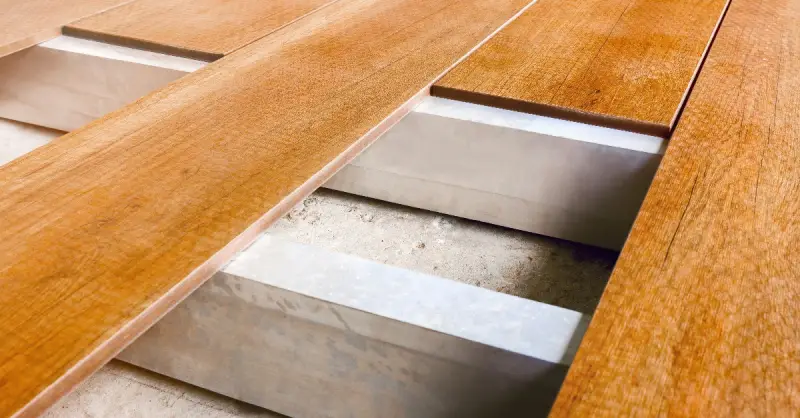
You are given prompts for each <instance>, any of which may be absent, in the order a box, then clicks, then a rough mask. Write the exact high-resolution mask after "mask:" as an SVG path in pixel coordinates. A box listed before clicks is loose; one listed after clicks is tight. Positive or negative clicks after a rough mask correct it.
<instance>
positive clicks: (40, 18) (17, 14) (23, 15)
mask: <svg viewBox="0 0 800 418" xmlns="http://www.w3.org/2000/svg"><path fill="white" fill-rule="evenodd" d="M128 1H130V0H71V1H64V0H0V57H3V56H5V55H9V54H12V53H14V52H17V51H20V50H23V49H25V48H28V47H31V46H33V45H36V44H38V43H40V42H44V41H46V40H48V39H51V38H55V37H56V36H58V35H60V34H61V27H62V26H64V25H66V24H67V23H71V22H73V21H75V20H78V19H81V18H83V17H86V16H89V15H92V14H94V13H98V12H102V11H104V10H106V9H109V8H112V7H115V6H118V5H120V4H123V3H126V2H128Z"/></svg>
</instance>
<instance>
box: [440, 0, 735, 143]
mask: <svg viewBox="0 0 800 418" xmlns="http://www.w3.org/2000/svg"><path fill="white" fill-rule="evenodd" d="M726 5H727V0H700V1H687V0H666V1H653V0H540V1H539V2H537V4H536V5H534V6H533V7H531V9H530V10H529V11H528V12H526V13H525V14H524V15H522V16H520V18H519V19H517V21H515V22H514V23H512V24H511V25H509V26H508V28H506V29H505V30H503V32H502V33H499V34H498V36H496V37H494V38H493V39H492V40H491V41H490V42H488V43H487V44H486V45H485V46H484V47H483V48H481V49H480V50H479V51H477V52H476V53H475V54H473V55H472V56H471V57H470V58H469V59H468V60H466V61H465V62H464V63H463V64H461V65H459V66H458V67H457V68H455V69H454V70H453V71H451V72H450V73H449V74H447V76H445V77H444V78H443V79H442V80H440V81H439V82H438V83H436V85H435V86H434V88H433V90H432V94H434V95H438V96H442V97H447V98H452V99H456V100H463V101H468V102H475V103H479V104H486V105H490V106H496V107H503V108H507V109H511V110H519V111H523V112H530V113H537V114H542V115H545V116H553V117H558V118H564V119H571V120H576V121H581V122H587V123H594V124H598V125H602V126H608V127H613V128H619V129H625V130H632V131H636V132H641V133H647V134H651V135H660V136H666V135H667V134H668V133H669V132H670V130H671V129H672V126H673V123H674V121H675V118H676V115H677V113H678V110H679V109H680V107H681V104H682V102H683V100H684V97H685V94H686V92H687V89H688V87H689V86H690V84H691V82H692V79H693V78H694V74H695V73H696V70H697V68H698V65H699V64H700V62H701V59H702V57H703V55H704V52H705V50H706V48H707V45H708V43H709V40H710V39H711V37H712V34H713V33H714V31H715V28H716V26H717V24H718V21H719V19H720V18H721V16H722V14H723V12H724V9H725V8H726Z"/></svg>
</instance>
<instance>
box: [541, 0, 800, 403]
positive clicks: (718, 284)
mask: <svg viewBox="0 0 800 418" xmlns="http://www.w3.org/2000/svg"><path fill="white" fill-rule="evenodd" d="M799 278H800V1H798V0H788V1H787V0H762V1H734V2H733V3H732V5H731V9H730V11H729V12H728V14H727V16H726V17H725V21H724V22H723V24H722V28H721V30H720V33H719V35H718V36H717V38H716V40H715V41H714V45H713V47H712V49H711V52H710V54H709V57H708V60H707V62H706V64H705V65H704V67H703V70H702V72H701V73H700V77H699V79H698V82H697V85H696V86H695V88H694V92H693V93H692V97H691V99H690V100H689V102H688V105H687V108H686V110H685V111H684V114H683V116H682V117H681V121H680V123H679V124H678V127H677V130H676V133H675V136H674V138H673V139H672V140H671V142H670V145H669V148H668V149H667V153H666V155H665V157H664V161H663V163H662V165H661V168H660V169H659V172H658V174H657V175H656V178H655V181H654V183H653V185H652V187H651V189H650V192H649V193H648V196H647V198H646V199H645V203H644V207H643V208H642V211H641V212H640V214H639V218H638V219H637V221H636V223H635V225H634V227H633V231H632V233H631V236H630V238H629V240H628V242H627V244H626V246H625V248H624V250H623V252H622V255H621V257H620V259H619V261H618V263H617V267H616V270H615V271H614V273H613V275H612V277H611V281H610V283H609V285H608V287H607V289H606V291H605V294H604V296H603V298H602V300H601V302H600V306H599V308H598V310H597V312H596V315H595V317H594V320H593V321H592V324H591V326H590V329H589V332H588V334H587V335H586V337H585V338H584V341H583V343H582V346H581V348H580V350H579V352H578V355H577V357H576V359H575V362H574V363H573V366H572V369H571V370H570V372H569V376H568V378H567V381H566V383H565V385H564V387H563V389H562V391H561V394H560V396H559V398H558V401H557V403H556V405H555V408H554V410H553V413H552V416H553V417H565V416H608V417H619V416H668V415H669V416H694V417H713V416H719V417H731V416H762V417H789V416H796V415H797V413H798V411H800V280H798V279H799Z"/></svg>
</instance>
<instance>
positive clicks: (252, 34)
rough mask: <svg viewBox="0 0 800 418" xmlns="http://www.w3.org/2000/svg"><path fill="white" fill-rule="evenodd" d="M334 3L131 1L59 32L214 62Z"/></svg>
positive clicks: (311, 0) (299, 0)
mask: <svg viewBox="0 0 800 418" xmlns="http://www.w3.org/2000/svg"><path fill="white" fill-rule="evenodd" d="M333 1H335V0H291V1H286V0H235V1H229V0H136V1H134V2H132V3H128V4H126V5H124V6H122V7H118V8H116V9H114V10H109V11H107V12H105V13H100V14H97V15H94V16H91V17H88V18H86V19H83V20H81V21H78V22H75V23H73V24H71V25H68V26H67V27H65V28H64V33H65V34H67V35H71V36H78V37H83V38H88V39H94V40H99V41H102V42H108V43H115V44H120V45H125V46H132V47H137V48H144V49H150V50H154V51H158V52H163V53H169V54H174V55H180V56H184V57H189V58H196V59H202V60H207V61H213V60H215V59H218V58H221V57H222V56H224V55H227V54H230V53H231V52H233V51H235V50H237V49H239V48H241V47H243V46H245V45H247V44H249V43H251V42H253V41H255V40H257V39H259V38H262V37H264V36H266V35H268V34H269V33H270V32H273V31H275V30H276V29H279V28H281V27H282V26H284V25H286V24H289V23H291V22H293V21H295V20H297V19H298V18H301V17H302V16H304V15H306V14H308V13H311V12H313V11H315V10H317V9H319V8H322V7H324V6H326V5H328V4H330V3H332V2H333Z"/></svg>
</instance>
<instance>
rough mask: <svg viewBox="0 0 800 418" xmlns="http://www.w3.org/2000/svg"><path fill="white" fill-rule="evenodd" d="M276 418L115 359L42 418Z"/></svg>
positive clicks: (270, 414) (273, 415) (259, 409)
mask: <svg viewBox="0 0 800 418" xmlns="http://www.w3.org/2000/svg"><path fill="white" fill-rule="evenodd" d="M282 416H283V415H279V414H276V413H274V412H270V411H267V410H264V409H261V408H258V407H255V406H252V405H248V404H245V403H242V402H238V401H235V400H233V399H230V398H227V397H225V396H222V395H218V394H216V393H213V392H209V391H206V390H203V389H200V388H197V387H194V386H191V385H188V384H185V383H182V382H179V381H177V380H173V379H169V378H166V377H164V376H160V375H157V374H155V373H151V372H148V371H146V370H143V369H140V368H137V367H134V366H131V365H129V364H126V363H123V362H121V361H118V360H113V361H112V362H111V363H109V364H107V365H106V366H105V367H103V369H101V370H100V371H99V372H97V373H95V374H94V375H93V376H92V377H91V378H89V380H87V381H86V382H84V383H83V385H81V386H80V387H79V388H78V389H77V390H76V391H75V392H73V393H71V394H69V395H68V396H66V397H64V398H63V399H61V401H59V402H58V403H57V404H56V405H54V406H53V407H52V408H50V410H49V411H48V412H47V413H45V414H44V415H43V418H62V417H92V418H134V417H142V418H166V417H203V418H233V417H247V418H279V417H282Z"/></svg>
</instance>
